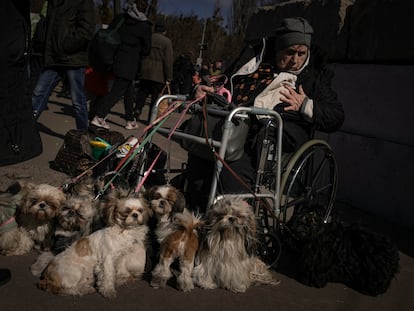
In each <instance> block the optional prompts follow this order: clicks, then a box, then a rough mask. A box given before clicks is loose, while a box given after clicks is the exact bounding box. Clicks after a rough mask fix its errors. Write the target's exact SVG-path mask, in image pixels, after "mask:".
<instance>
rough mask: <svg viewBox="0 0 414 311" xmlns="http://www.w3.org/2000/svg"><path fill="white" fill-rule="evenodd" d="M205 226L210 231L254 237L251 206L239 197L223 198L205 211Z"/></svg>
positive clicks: (253, 219) (254, 225)
mask: <svg viewBox="0 0 414 311" xmlns="http://www.w3.org/2000/svg"><path fill="white" fill-rule="evenodd" d="M206 217H207V223H208V224H207V226H208V228H209V230H210V231H211V232H212V233H219V232H220V233H226V234H241V235H243V236H244V237H245V238H248V237H254V236H255V232H256V220H255V216H254V212H253V208H252V207H251V206H250V205H249V204H247V203H246V202H245V201H244V200H242V199H239V198H231V199H229V198H224V199H222V200H220V201H218V202H217V203H216V204H214V205H213V206H212V208H211V209H209V210H208V211H207V215H206Z"/></svg>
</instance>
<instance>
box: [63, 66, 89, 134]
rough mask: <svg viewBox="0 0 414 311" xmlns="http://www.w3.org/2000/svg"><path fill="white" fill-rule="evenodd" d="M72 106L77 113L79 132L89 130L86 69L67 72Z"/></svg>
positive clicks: (72, 69) (71, 69) (68, 70)
mask: <svg viewBox="0 0 414 311" xmlns="http://www.w3.org/2000/svg"><path fill="white" fill-rule="evenodd" d="M66 75H67V79H68V83H69V85H70V94H71V96H72V105H73V109H74V111H75V119H76V128H77V129H78V130H87V129H88V106H87V103H86V95H85V88H84V86H85V68H84V67H81V68H70V69H67V70H66Z"/></svg>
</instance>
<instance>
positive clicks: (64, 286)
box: [38, 195, 152, 298]
mask: <svg viewBox="0 0 414 311" xmlns="http://www.w3.org/2000/svg"><path fill="white" fill-rule="evenodd" d="M102 206H103V207H104V208H105V214H106V215H107V222H108V225H109V227H106V228H103V229H101V230H98V231H95V232H94V233H92V234H91V235H89V236H87V237H83V238H81V239H79V240H77V241H76V242H74V243H73V244H72V245H71V246H69V248H67V249H66V250H65V251H63V252H62V253H60V254H58V255H56V256H55V257H54V258H53V259H52V261H51V262H50V263H49V265H48V266H47V268H46V269H45V271H44V272H43V275H42V277H41V279H40V281H39V283H38V286H39V288H41V289H43V290H47V291H50V292H52V293H54V294H59V295H79V296H81V295H85V294H89V293H94V292H96V290H97V291H98V292H99V293H100V294H101V295H102V296H104V297H106V298H114V297H116V287H117V286H119V285H121V284H124V283H126V282H127V281H129V280H133V279H136V278H140V277H142V275H143V273H144V269H145V261H146V235H147V232H148V227H147V225H146V224H147V221H148V219H149V217H150V215H151V213H152V212H151V210H150V209H149V208H148V205H147V202H146V201H145V200H144V199H143V198H142V197H138V198H136V197H127V198H125V197H121V198H119V197H117V196H115V195H114V196H110V197H109V198H108V199H107V200H105V202H104V203H103V205H102Z"/></svg>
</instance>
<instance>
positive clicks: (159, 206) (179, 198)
mask: <svg viewBox="0 0 414 311" xmlns="http://www.w3.org/2000/svg"><path fill="white" fill-rule="evenodd" d="M145 198H146V199H147V201H148V202H149V204H150V207H151V209H152V210H153V211H154V216H155V217H156V219H157V221H158V227H159V225H160V224H163V225H166V224H168V223H170V221H171V219H172V216H173V215H174V214H175V213H182V212H183V211H184V208H185V204H186V203H185V198H184V195H183V194H182V193H181V192H180V191H179V190H178V189H177V188H175V187H173V186H171V185H161V186H153V187H151V188H150V189H148V190H147V191H146V192H145Z"/></svg>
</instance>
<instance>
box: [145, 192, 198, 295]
mask: <svg viewBox="0 0 414 311" xmlns="http://www.w3.org/2000/svg"><path fill="white" fill-rule="evenodd" d="M145 196H146V198H147V200H148V202H149V204H150V206H151V209H152V210H153V211H154V219H155V223H154V224H153V234H154V236H153V240H155V241H152V242H153V243H152V246H153V248H154V249H155V251H154V253H156V254H155V255H154V256H153V258H152V260H153V261H154V262H155V263H157V264H156V266H155V268H154V270H153V271H152V280H151V286H153V287H154V288H163V287H165V286H166V283H167V281H168V280H169V279H170V278H171V277H172V276H173V274H172V272H171V265H172V264H173V262H174V261H175V260H177V259H178V261H179V265H180V267H179V270H180V271H179V272H177V274H178V275H177V284H178V288H179V289H180V290H182V291H190V290H192V289H193V288H194V284H193V282H192V279H191V273H192V270H193V267H194V257H195V253H196V251H197V248H198V239H199V237H198V229H199V228H200V226H201V225H202V221H201V219H200V217H198V216H195V215H194V214H193V213H191V212H190V211H188V210H187V209H186V208H185V204H186V203H185V198H184V195H183V194H182V193H181V192H180V191H179V190H178V189H176V188H175V187H173V186H171V185H161V186H153V187H151V188H150V189H149V190H147V192H146V194H145ZM154 242H155V243H154ZM158 249H159V250H158Z"/></svg>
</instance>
